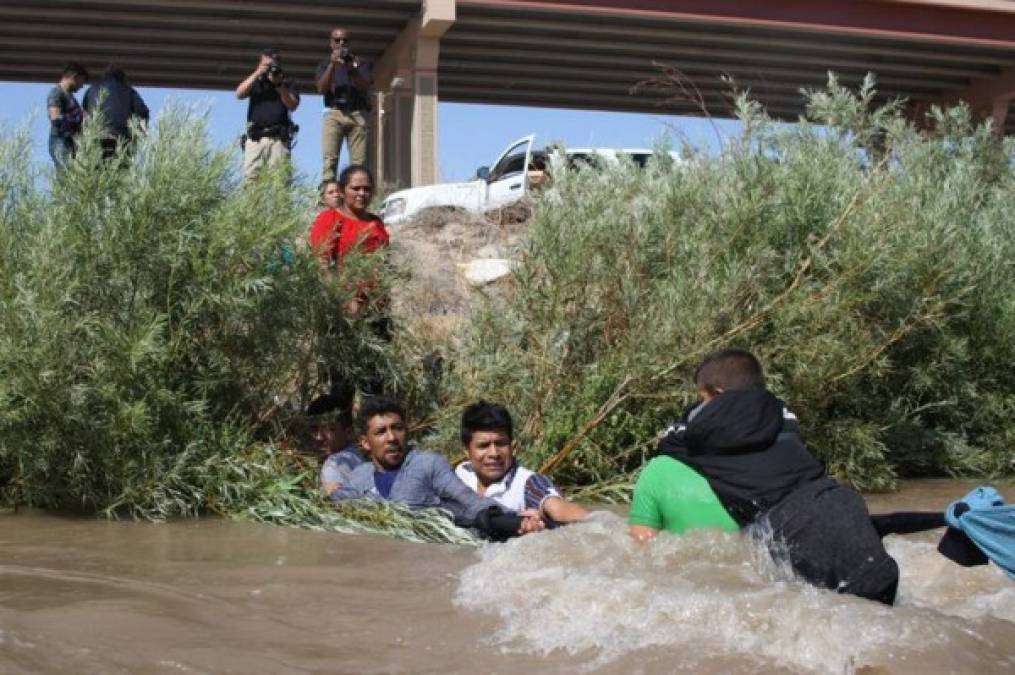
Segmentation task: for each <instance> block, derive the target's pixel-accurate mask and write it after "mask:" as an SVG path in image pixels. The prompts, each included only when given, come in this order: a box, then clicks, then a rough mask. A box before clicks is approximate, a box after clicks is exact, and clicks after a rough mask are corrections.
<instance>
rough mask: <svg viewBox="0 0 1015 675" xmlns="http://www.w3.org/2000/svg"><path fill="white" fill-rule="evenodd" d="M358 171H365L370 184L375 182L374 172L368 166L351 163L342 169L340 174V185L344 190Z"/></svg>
mask: <svg viewBox="0 0 1015 675" xmlns="http://www.w3.org/2000/svg"><path fill="white" fill-rule="evenodd" d="M358 173H365V174H366V175H367V178H369V179H370V185H373V184H374V174H373V173H371V171H370V169H368V168H366V167H365V166H363V165H362V164H350V165H349V166H347V167H345V168H344V169H342V173H340V174H338V181H337V183H338V187H340V188H342V189H343V190H344V189H345V186H346V185H348V184H349V181H350V180H352V177H353V176H355V175H356V174H358ZM328 182H330V181H328Z"/></svg>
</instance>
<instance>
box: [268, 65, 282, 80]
mask: <svg viewBox="0 0 1015 675" xmlns="http://www.w3.org/2000/svg"><path fill="white" fill-rule="evenodd" d="M268 77H270V78H271V79H273V80H278V79H281V77H282V66H280V65H278V61H272V62H271V65H270V66H268Z"/></svg>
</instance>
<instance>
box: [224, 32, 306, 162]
mask: <svg viewBox="0 0 1015 675" xmlns="http://www.w3.org/2000/svg"><path fill="white" fill-rule="evenodd" d="M236 98H238V99H240V100H243V99H246V98H249V99H250V103H249V104H248V106H247V133H246V135H245V136H244V140H243V177H244V179H245V180H246V181H247V182H250V181H252V180H254V179H256V178H257V175H258V174H259V173H260V171H261V167H263V166H274V165H276V164H278V163H279V162H283V161H288V159H289V152H290V150H291V149H292V141H293V136H294V134H295V132H296V129H297V127H296V126H295V125H294V124H293V123H292V118H291V117H290V116H289V113H291V112H292V111H293V110H296V108H297V107H298V106H299V104H300V95H299V94H298V93H297V92H296V88H295V85H294V83H293V80H292V78H290V77H288V76H286V74H285V72H284V71H283V70H282V66H280V65H279V62H278V53H277V52H276V51H275V50H274V49H265V50H264V51H263V52H261V60H260V61H259V62H258V64H257V68H255V69H254V72H252V73H251V74H250V75H249V76H248V77H247V79H245V80H243V82H240V85H239V86H238V87H236Z"/></svg>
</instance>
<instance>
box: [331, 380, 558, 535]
mask: <svg viewBox="0 0 1015 675" xmlns="http://www.w3.org/2000/svg"><path fill="white" fill-rule="evenodd" d="M405 419H406V418H405V409H404V408H403V407H402V405H401V404H400V403H398V402H397V401H395V400H393V399H390V398H387V397H384V396H372V397H369V398H367V399H365V400H364V401H363V403H362V404H361V405H360V410H359V415H358V416H357V425H356V426H357V432H358V433H359V444H360V449H361V450H362V451H363V452H364V454H366V455H367V457H368V458H369V461H367V462H365V463H363V464H361V465H360V466H358V467H356V468H355V469H353V471H352V473H351V474H350V476H349V480H348V482H347V483H344V484H342V485H340V486H339V487H338V488H337V489H336V490H334V491H333V492H332V493H331V499H332V501H336V502H339V501H344V500H348V499H375V500H381V501H393V502H400V503H402V504H406V505H407V506H410V507H413V508H441V509H444V510H446V511H448V512H450V513H451V514H452V516H454V518H455V522H456V523H458V524H459V525H462V526H464V527H475V528H478V529H480V530H481V531H484V532H485V533H487V534H492V535H497V534H499V533H498V532H495V530H503V528H502V527H501V525H499V524H498V523H503V522H505V521H503V520H498V518H499V517H500V516H502V515H504V514H505V509H504V508H503V507H501V506H500V505H499V504H498V503H497V502H496V501H494V500H492V499H488V498H484V497H480V496H479V495H477V494H476V493H475V492H473V491H472V490H471V489H469V488H468V486H466V485H465V483H463V482H462V481H461V480H459V479H458V477H457V476H455V474H454V472H453V471H452V470H451V466H450V465H449V464H448V460H446V459H445V458H444V457H442V456H441V455H438V454H436V453H433V452H428V451H426V450H420V449H418V448H413V447H410V446H408V444H407V443H406V435H407V428H406V423H405ZM517 516H519V517H520V518H514V519H513V520H512V522H513V525H512V528H514V529H515V531H513V532H512V533H511V534H525V533H527V532H536V531H539V530H541V529H543V522H542V520H541V519H540V517H539V513H538V512H537V511H534V510H525V511H521V512H519V513H518V514H517Z"/></svg>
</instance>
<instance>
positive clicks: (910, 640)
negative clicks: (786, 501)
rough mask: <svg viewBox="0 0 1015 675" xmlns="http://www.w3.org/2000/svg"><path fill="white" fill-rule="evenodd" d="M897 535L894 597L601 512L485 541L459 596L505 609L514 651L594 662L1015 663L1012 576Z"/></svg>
mask: <svg viewBox="0 0 1015 675" xmlns="http://www.w3.org/2000/svg"><path fill="white" fill-rule="evenodd" d="M886 544H887V547H888V550H889V552H890V553H891V554H892V555H894V556H895V557H896V559H897V560H898V562H899V565H900V567H901V568H902V579H901V582H900V589H899V602H898V604H897V606H896V607H894V608H893V607H886V606H883V605H880V604H878V603H874V602H869V601H865V600H860V599H857V598H854V597H851V596H845V595H839V594H836V593H832V592H829V591H825V590H819V589H816V588H813V587H811V586H808V585H806V584H804V583H802V582H798V581H796V580H794V579H793V578H792V575H791V574H790V573H789V572H788V570H787V569H786V568H785V567H780V566H777V565H776V564H775V563H773V562H772V560H771V558H770V557H769V556H768V554H767V553H766V552H765V551H764V548H763V545H762V544H760V543H752V542H751V540H750V539H749V538H748V537H743V536H740V535H730V534H723V533H720V532H717V531H698V532H691V533H688V534H687V535H684V536H680V537H676V536H669V535H663V536H660V537H658V538H656V539H655V540H654V541H652V542H651V543H649V544H638V543H635V542H633V541H632V540H631V539H630V538H629V537H628V536H627V526H626V524H625V523H624V522H623V520H622V519H621V518H620V517H618V516H616V515H614V514H609V513H597V514H595V515H594V517H593V518H592V519H590V521H588V522H585V523H582V524H579V525H573V526H570V527H566V528H561V529H559V530H555V531H552V532H547V533H544V534H541V535H539V536H529V537H522V538H520V539H516V540H514V541H512V542H509V543H507V544H503V545H489V546H486V547H484V548H483V549H481V550H480V551H479V553H478V555H479V558H480V559H479V561H478V562H476V563H475V564H473V565H472V566H471V567H469V568H467V569H466V570H464V571H463V573H462V575H461V580H460V583H459V587H458V590H457V593H456V596H455V602H456V604H458V605H459V606H460V607H463V608H466V609H470V610H475V611H482V612H486V613H492V614H494V615H496V616H498V617H499V619H500V628H499V630H498V632H497V633H496V634H495V635H494V636H493V637H492V638H491V639H492V640H493V641H494V642H495V643H497V644H499V645H500V646H501V649H502V650H504V651H508V652H522V653H537V654H538V653H542V654H549V653H551V652H554V651H557V650H563V651H564V652H566V653H568V654H570V655H572V656H573V657H575V660H576V662H580V663H581V665H582V667H584V668H585V669H595V668H602V667H603V666H605V665H607V664H610V663H612V662H615V661H617V660H618V659H621V658H622V657H624V656H626V655H628V654H631V653H633V652H636V651H637V652H644V653H645V654H657V653H658V652H659V651H660V650H662V651H663V653H664V656H665V655H668V656H669V658H670V659H671V662H670V664H669V665H670V666H671V668H670V669H687V670H696V671H701V670H704V671H707V672H722V671H723V670H725V669H726V666H718V669H717V665H716V664H717V663H720V662H721V661H722V659H732V661H733V662H734V663H739V664H741V665H742V666H743V667H745V668H746V670H759V669H771V668H773V667H774V668H784V669H788V670H791V671H816V672H839V673H842V672H854V671H855V670H857V669H858V668H860V667H862V666H874V667H879V666H880V667H887V668H888V669H889V670H890V671H892V672H896V671H898V670H900V669H901V670H905V671H907V672H909V671H911V670H915V671H919V670H924V672H926V667H927V666H922V665H921V664H922V663H928V664H930V666H929V667H934V666H938V667H939V668H944V669H946V670H948V669H951V670H959V671H962V670H966V669H967V668H969V666H970V664H975V668H976V669H977V670H978V671H979V672H984V671H985V670H992V669H993V668H994V667H995V666H996V668H997V670H998V671H999V672H1003V671H1004V670H1009V671H1010V669H1011V668H1012V667H1015V653H1013V652H1012V649H1011V647H1010V646H1009V645H1011V644H1012V643H1013V642H1015V602H1013V601H1015V585H1013V584H1012V583H1011V582H1010V581H1009V580H1008V579H1007V578H1006V577H1005V576H1004V574H1003V573H1001V572H1000V571H999V570H997V569H995V568H993V567H983V568H973V569H964V568H960V567H958V566H956V565H954V564H953V563H951V562H950V561H948V560H946V559H945V558H943V557H942V556H940V555H939V554H938V553H937V551H936V550H935V543H934V542H933V541H931V540H929V539H928V540H921V541H913V540H910V539H903V538H900V537H890V538H889V539H888V540H886ZM970 655H975V657H974V658H972V660H970V661H965V660H964V659H966V657H967V656H970ZM939 668H934V669H935V671H937V670H939Z"/></svg>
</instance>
